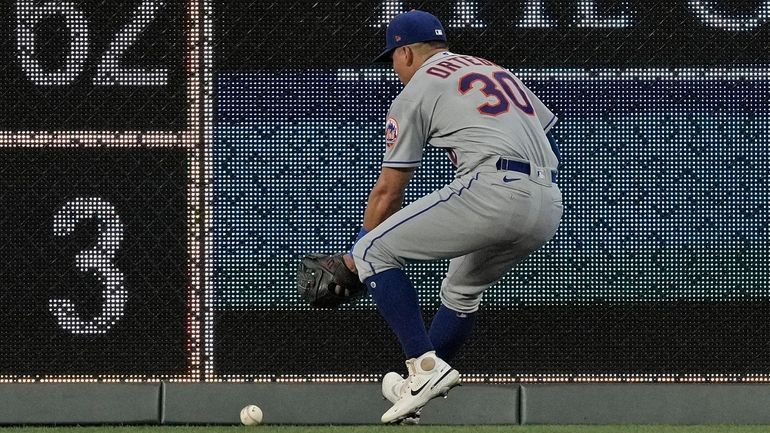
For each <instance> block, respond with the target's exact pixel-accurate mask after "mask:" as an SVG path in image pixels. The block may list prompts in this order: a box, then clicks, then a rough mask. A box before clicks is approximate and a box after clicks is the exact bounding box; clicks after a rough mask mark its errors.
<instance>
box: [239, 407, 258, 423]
mask: <svg viewBox="0 0 770 433" xmlns="http://www.w3.org/2000/svg"><path fill="white" fill-rule="evenodd" d="M241 423H242V424H243V425H257V424H261V423H262V409H260V408H259V406H256V405H253V404H250V405H248V406H246V407H244V408H243V409H241Z"/></svg>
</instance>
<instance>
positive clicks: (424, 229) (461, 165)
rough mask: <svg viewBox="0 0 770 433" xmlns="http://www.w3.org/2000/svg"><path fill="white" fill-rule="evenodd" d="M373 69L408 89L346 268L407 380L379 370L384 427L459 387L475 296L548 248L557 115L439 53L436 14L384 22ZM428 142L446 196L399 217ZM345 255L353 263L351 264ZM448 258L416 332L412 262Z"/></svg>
mask: <svg viewBox="0 0 770 433" xmlns="http://www.w3.org/2000/svg"><path fill="white" fill-rule="evenodd" d="M386 33H387V35H386V37H387V45H386V48H385V51H384V52H383V53H382V54H381V55H380V56H379V57H378V58H377V59H376V60H375V61H376V62H391V61H392V64H393V68H394V69H395V72H396V74H397V75H398V77H399V79H400V80H401V82H403V83H404V85H405V87H404V89H403V91H402V92H401V93H400V94H399V95H398V97H396V99H395V100H394V101H393V103H392V105H391V107H390V111H389V113H388V117H387V121H386V124H385V133H386V135H385V156H384V158H383V163H382V171H381V174H380V176H379V178H378V180H377V182H376V184H375V185H374V187H373V188H372V191H371V193H370V195H369V201H368V205H367V208H366V212H365V213H364V221H363V227H362V229H361V231H360V233H359V235H358V238H357V240H356V243H355V244H354V246H353V248H352V249H351V255H350V256H345V264H346V265H348V267H349V268H350V269H351V270H356V271H357V272H358V276H359V278H360V280H361V281H362V282H363V283H364V284H365V285H366V287H367V289H368V290H369V292H370V293H371V295H372V298H373V300H374V302H375V303H376V304H377V308H378V310H379V312H380V314H381V315H382V316H383V317H384V318H385V320H386V321H387V322H388V324H389V325H390V327H391V328H392V329H393V331H394V332H395V334H396V335H397V336H398V339H399V341H400V343H401V345H402V346H403V350H404V353H405V354H406V357H407V359H408V360H407V361H406V365H407V369H408V371H409V375H408V376H407V377H406V378H403V377H401V376H400V375H398V374H397V373H394V372H391V373H388V374H387V375H386V376H385V378H384V379H383V395H384V396H385V397H387V398H388V399H389V400H391V401H392V402H393V406H392V407H391V408H390V409H389V410H388V411H387V412H385V414H384V415H383V416H382V422H384V423H395V422H402V421H408V420H413V421H416V420H417V419H418V418H417V417H419V413H420V410H421V409H422V407H423V406H424V405H425V404H426V403H427V402H428V401H429V400H430V399H432V398H435V397H437V396H440V395H446V393H447V392H449V390H450V389H452V388H453V387H454V386H456V385H458V383H459V380H460V374H459V373H458V372H457V370H455V369H453V368H452V367H451V366H450V365H449V362H451V361H452V359H453V358H454V356H455V354H456V353H457V352H458V350H459V349H460V347H461V346H462V345H463V343H464V341H465V340H466V339H467V338H468V336H469V335H470V333H471V330H472V328H473V324H474V321H475V318H476V314H477V310H478V309H479V304H480V302H481V296H482V294H483V292H484V291H485V290H486V289H487V288H488V287H489V286H491V285H492V284H494V283H495V282H497V281H498V280H500V278H502V277H503V276H504V275H505V274H506V273H507V272H508V271H509V270H511V268H512V267H513V266H514V265H516V264H517V263H519V262H521V261H522V260H523V259H524V258H525V257H527V256H528V255H529V254H531V253H532V252H533V251H535V250H537V249H538V248H539V247H540V246H542V245H543V244H545V243H546V242H547V241H548V240H550V239H551V238H552V237H553V235H554V233H555V232H556V229H557V227H558V225H559V221H560V219H561V216H562V197H561V192H560V191H559V188H558V187H557V185H556V174H557V172H556V169H557V165H558V159H557V153H558V151H557V149H556V147H555V143H554V142H553V140H552V139H550V138H549V136H548V135H547V132H548V130H549V129H550V128H551V126H553V124H554V123H555V122H556V120H557V119H556V116H555V115H554V114H553V113H551V111H550V110H549V109H548V108H546V107H545V105H543V103H542V102H540V100H539V99H538V98H537V97H536V96H535V95H534V94H533V93H532V92H531V91H530V90H529V89H527V87H526V86H524V84H522V82H521V81H520V80H519V79H518V78H517V77H516V76H514V75H513V74H512V73H511V72H509V71H507V70H506V69H504V68H502V67H500V66H498V65H496V64H494V63H492V62H490V61H488V60H485V59H481V58H478V57H473V56H468V55H460V54H454V53H451V52H449V51H448V50H447V45H446V34H445V32H444V28H443V26H442V25H441V23H440V21H439V20H438V19H437V18H436V17H434V16H433V15H431V14H429V13H427V12H423V11H417V10H413V11H411V12H407V13H404V14H401V15H398V16H396V17H395V18H394V19H393V20H392V21H391V22H390V24H389V25H388V29H387V32H386ZM426 144H429V145H431V146H434V147H440V148H443V149H445V150H446V152H447V155H448V157H449V159H450V160H451V162H452V164H454V166H455V167H456V177H455V179H454V180H453V181H452V182H451V183H449V184H448V185H446V186H445V187H443V188H441V189H439V190H437V191H434V192H433V193H431V194H429V195H427V196H425V197H422V198H420V199H418V200H416V201H414V202H413V203H411V204H409V205H408V206H405V207H403V208H401V206H402V203H403V199H404V191H405V189H406V186H407V184H408V183H409V181H410V179H411V178H412V174H413V173H414V170H415V169H416V168H417V167H418V166H419V165H420V162H421V159H422V154H423V148H424V146H425V145H426ZM351 256H352V258H351ZM445 258H449V259H451V260H450V262H449V269H448V271H447V274H446V277H445V278H444V280H443V282H442V283H441V304H442V305H441V307H440V308H439V310H438V312H437V313H436V315H435V318H434V319H433V322H432V324H431V326H430V329H429V330H426V329H425V326H424V324H423V320H422V314H421V311H420V306H419V305H418V301H417V293H416V291H415V289H414V286H412V283H411V282H410V281H409V278H408V277H407V276H406V274H405V273H404V271H403V268H404V265H405V263H406V262H407V261H410V260H434V259H445Z"/></svg>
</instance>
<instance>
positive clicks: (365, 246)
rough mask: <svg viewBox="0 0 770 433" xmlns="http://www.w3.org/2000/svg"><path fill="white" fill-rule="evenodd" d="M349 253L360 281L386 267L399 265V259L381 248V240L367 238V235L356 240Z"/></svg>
mask: <svg viewBox="0 0 770 433" xmlns="http://www.w3.org/2000/svg"><path fill="white" fill-rule="evenodd" d="M351 255H352V256H353V261H355V263H356V269H357V270H358V278H360V279H361V281H364V280H365V279H367V278H368V277H370V276H372V275H374V274H376V273H379V272H382V271H385V270H387V269H392V268H396V267H401V264H400V261H399V260H398V259H397V258H395V257H393V256H392V255H391V254H389V253H388V251H387V250H386V249H385V248H383V246H382V242H379V241H375V240H373V239H371V238H369V235H366V236H364V237H363V238H361V239H360V240H359V241H358V242H356V244H355V245H354V246H353V249H352V250H351Z"/></svg>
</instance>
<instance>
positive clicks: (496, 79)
mask: <svg viewBox="0 0 770 433" xmlns="http://www.w3.org/2000/svg"><path fill="white" fill-rule="evenodd" d="M476 82H480V83H482V86H481V88H480V89H479V90H480V91H481V93H483V94H484V96H487V97H489V96H491V97H493V98H495V99H497V102H496V103H494V104H490V103H489V102H485V103H483V104H481V105H479V106H478V107H477V109H478V110H479V113H481V114H485V115H487V116H499V115H500V114H503V113H507V112H508V110H510V107H511V104H513V105H515V106H516V107H517V108H518V109H519V110H521V111H523V112H524V113H526V114H527V115H529V116H532V115H534V114H535V109H534V108H532V103H530V102H529V98H527V94H526V93H524V90H522V89H521V86H519V83H517V82H516V79H515V78H513V77H512V76H511V74H509V73H507V72H505V71H497V72H495V73H494V74H492V77H491V78H490V77H489V76H487V75H484V74H480V73H478V72H471V73H470V74H468V75H464V76H463V77H462V78H460V85H459V90H460V93H461V94H463V95H465V94H466V93H468V92H469V91H470V90H471V89H473V85H474V84H475V83H476ZM514 88H515V89H516V90H514Z"/></svg>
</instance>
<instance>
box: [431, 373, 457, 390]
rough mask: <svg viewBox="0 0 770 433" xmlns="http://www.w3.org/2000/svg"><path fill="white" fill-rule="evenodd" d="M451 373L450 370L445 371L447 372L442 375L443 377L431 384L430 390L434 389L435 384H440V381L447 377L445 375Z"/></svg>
mask: <svg viewBox="0 0 770 433" xmlns="http://www.w3.org/2000/svg"><path fill="white" fill-rule="evenodd" d="M451 372H452V369H451V368H450V369H449V370H447V372H446V373H444V375H443V376H441V377H440V378H439V379H438V380H437V381H435V382H433V386H431V387H430V389H433V388H435V387H436V384H437V383H439V382H441V381H442V380H444V378H445V377H446V375H447V374H449V373H451Z"/></svg>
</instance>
